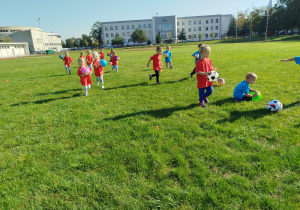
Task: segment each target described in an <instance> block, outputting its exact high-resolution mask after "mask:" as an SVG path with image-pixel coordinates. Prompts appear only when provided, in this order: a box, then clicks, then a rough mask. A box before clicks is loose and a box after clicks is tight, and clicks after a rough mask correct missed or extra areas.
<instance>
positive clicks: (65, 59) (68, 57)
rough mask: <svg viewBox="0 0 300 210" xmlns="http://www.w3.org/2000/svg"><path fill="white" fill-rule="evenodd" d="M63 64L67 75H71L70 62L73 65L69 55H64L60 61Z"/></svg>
mask: <svg viewBox="0 0 300 210" xmlns="http://www.w3.org/2000/svg"><path fill="white" fill-rule="evenodd" d="M62 60H63V61H64V62H65V67H66V71H67V74H71V62H72V63H73V64H74V62H73V59H72V58H71V57H70V56H69V53H68V52H66V53H65V57H64V58H63V59H62Z"/></svg>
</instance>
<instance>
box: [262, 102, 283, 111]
mask: <svg viewBox="0 0 300 210" xmlns="http://www.w3.org/2000/svg"><path fill="white" fill-rule="evenodd" d="M266 108H267V110H268V111H270V112H280V111H281V110H282V108H283V106H282V103H280V101H278V100H272V101H269V102H268V103H267V106H266Z"/></svg>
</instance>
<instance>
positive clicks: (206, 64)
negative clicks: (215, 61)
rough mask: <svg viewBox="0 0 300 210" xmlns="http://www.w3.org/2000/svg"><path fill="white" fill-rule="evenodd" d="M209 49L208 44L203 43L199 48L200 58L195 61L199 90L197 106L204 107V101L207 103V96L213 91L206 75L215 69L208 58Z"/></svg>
mask: <svg viewBox="0 0 300 210" xmlns="http://www.w3.org/2000/svg"><path fill="white" fill-rule="evenodd" d="M210 52H211V49H210V47H209V46H208V45H205V44H203V45H202V46H201V48H200V55H201V58H200V59H199V60H198V61H197V64H196V70H195V72H196V73H197V88H198V90H199V102H200V103H199V106H202V107H204V108H205V107H206V106H205V104H204V102H205V103H209V101H208V98H207V97H208V96H210V95H211V94H212V92H213V83H212V82H210V81H208V79H207V75H208V73H209V72H210V71H215V70H217V68H214V67H213V65H212V63H211V60H210V59H209V58H208V57H209V55H210Z"/></svg>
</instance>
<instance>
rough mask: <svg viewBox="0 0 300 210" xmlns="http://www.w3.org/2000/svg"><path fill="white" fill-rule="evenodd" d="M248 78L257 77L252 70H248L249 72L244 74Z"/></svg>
mask: <svg viewBox="0 0 300 210" xmlns="http://www.w3.org/2000/svg"><path fill="white" fill-rule="evenodd" d="M249 78H253V79H257V75H256V74H254V73H253V72H249V73H248V74H247V75H246V80H247V79H249Z"/></svg>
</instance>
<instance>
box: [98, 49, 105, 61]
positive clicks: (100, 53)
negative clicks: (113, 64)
mask: <svg viewBox="0 0 300 210" xmlns="http://www.w3.org/2000/svg"><path fill="white" fill-rule="evenodd" d="M99 55H100V59H104V52H103V48H101V50H100V52H99Z"/></svg>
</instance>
